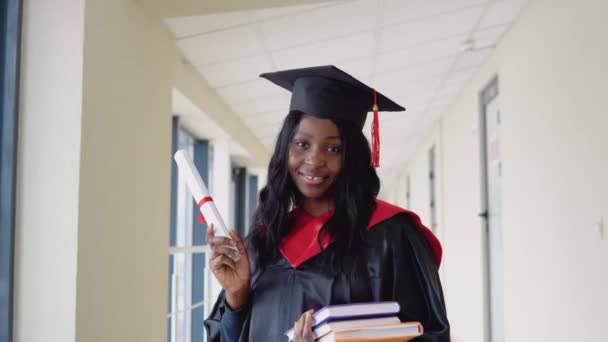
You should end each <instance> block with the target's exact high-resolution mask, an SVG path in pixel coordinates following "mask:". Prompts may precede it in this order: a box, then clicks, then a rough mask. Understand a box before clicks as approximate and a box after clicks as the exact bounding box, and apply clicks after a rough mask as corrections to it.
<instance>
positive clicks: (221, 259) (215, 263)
mask: <svg viewBox="0 0 608 342" xmlns="http://www.w3.org/2000/svg"><path fill="white" fill-rule="evenodd" d="M209 264H210V265H211V270H212V271H217V270H220V269H221V268H222V267H224V266H227V267H229V268H230V269H232V270H236V263H235V262H234V261H233V260H232V259H230V258H229V257H227V256H226V255H223V254H218V255H217V256H216V257H215V258H213V259H211V260H210V261H209Z"/></svg>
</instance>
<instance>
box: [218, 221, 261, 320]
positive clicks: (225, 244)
mask: <svg viewBox="0 0 608 342" xmlns="http://www.w3.org/2000/svg"><path fill="white" fill-rule="evenodd" d="M214 231H215V230H214V227H213V225H210V226H209V229H207V243H208V244H209V247H211V261H210V267H211V272H213V275H215V278H217V280H218V281H219V283H220V285H222V287H223V288H224V290H226V302H227V304H228V306H230V308H231V309H232V310H238V309H240V308H241V307H242V306H243V305H245V303H246V302H247V297H248V296H249V286H250V284H249V282H250V280H251V267H250V266H249V255H248V254H247V250H246V249H245V246H244V245H243V241H242V240H241V238H240V237H239V236H238V234H236V233H235V232H234V231H230V237H231V238H232V240H230V239H228V238H225V237H215V236H213V233H214ZM231 247H236V248H237V251H235V250H234V249H233V248H231ZM235 256H238V257H240V260H239V261H238V262H234V261H233V260H232V258H234V257H235Z"/></svg>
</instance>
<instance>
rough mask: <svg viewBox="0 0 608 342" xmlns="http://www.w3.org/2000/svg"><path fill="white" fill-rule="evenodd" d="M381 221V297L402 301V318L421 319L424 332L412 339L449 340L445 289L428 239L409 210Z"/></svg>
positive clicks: (379, 231) (422, 340) (423, 341)
mask: <svg viewBox="0 0 608 342" xmlns="http://www.w3.org/2000/svg"><path fill="white" fill-rule="evenodd" d="M380 225H383V226H384V227H378V228H381V229H378V234H376V235H377V236H376V239H378V240H380V241H381V242H382V245H383V246H384V247H383V248H382V249H381V252H380V254H382V255H378V257H379V258H380V260H381V261H379V263H380V264H379V265H378V268H379V270H378V273H379V275H380V284H379V285H380V286H381V287H382V288H381V289H379V292H381V296H382V297H383V298H382V299H383V300H396V301H398V302H399V304H400V306H401V312H400V317H399V318H400V319H401V321H402V322H406V321H419V322H420V323H422V325H423V327H424V335H422V336H420V337H418V338H416V339H414V340H413V341H417V342H449V341H450V326H449V322H448V319H447V314H446V308H445V303H444V298H443V290H442V288H441V281H440V279H439V273H438V266H437V265H436V263H435V259H434V257H433V254H432V251H431V247H430V245H429V243H428V241H427V240H426V238H425V237H424V235H422V233H421V232H420V230H419V229H418V228H417V227H416V226H415V223H414V222H413V221H412V219H410V217H409V216H408V215H407V214H400V215H397V216H395V217H393V218H391V219H389V220H387V221H385V223H381V224H380ZM373 230H375V229H372V231H373ZM377 242H378V241H377Z"/></svg>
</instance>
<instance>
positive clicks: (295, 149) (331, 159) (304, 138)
mask: <svg viewBox="0 0 608 342" xmlns="http://www.w3.org/2000/svg"><path fill="white" fill-rule="evenodd" d="M342 161H343V156H342V139H341V138H340V132H339V131H338V127H336V125H335V124H334V123H333V122H332V121H330V120H327V119H321V118H316V117H313V116H310V115H304V116H303V117H302V120H300V124H299V125H298V127H296V130H295V132H294V135H293V138H292V140H291V143H290V146H289V174H290V176H291V179H292V180H293V182H294V184H295V185H296V187H297V188H298V190H299V191H300V193H301V194H302V196H303V197H304V199H322V198H324V197H326V196H327V195H328V191H329V189H330V188H331V186H332V185H333V184H334V183H335V181H336V178H337V177H338V175H339V174H340V171H341V170H342Z"/></svg>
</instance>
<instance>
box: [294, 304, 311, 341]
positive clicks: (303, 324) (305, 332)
mask: <svg viewBox="0 0 608 342" xmlns="http://www.w3.org/2000/svg"><path fill="white" fill-rule="evenodd" d="M312 313H313V310H308V311H306V312H305V313H303V314H302V316H300V319H298V320H297V321H296V322H295V324H294V325H293V342H314V340H315V336H314V334H313V333H312Z"/></svg>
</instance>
